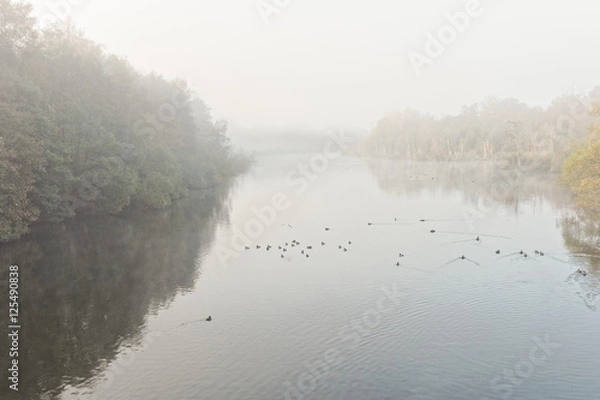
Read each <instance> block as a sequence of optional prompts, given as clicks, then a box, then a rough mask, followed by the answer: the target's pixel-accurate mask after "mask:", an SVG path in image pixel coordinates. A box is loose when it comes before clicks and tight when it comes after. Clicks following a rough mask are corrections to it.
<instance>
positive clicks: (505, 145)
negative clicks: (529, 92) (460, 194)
mask: <svg viewBox="0 0 600 400" xmlns="http://www.w3.org/2000/svg"><path fill="white" fill-rule="evenodd" d="M598 99H600V87H598V88H596V89H594V90H592V91H591V92H590V93H589V94H588V95H587V96H583V97H582V96H574V95H573V96H571V95H565V96H562V97H559V98H557V99H555V100H554V101H553V103H552V104H551V105H550V106H549V107H548V108H546V109H544V108H542V107H529V106H527V105H526V104H523V103H521V102H519V101H518V100H515V99H503V100H498V99H491V100H487V101H484V102H481V103H478V104H474V105H471V106H465V107H463V109H462V111H461V112H460V113H459V114H458V115H454V116H445V117H441V118H435V117H433V116H431V115H428V114H423V113H420V112H417V111H413V110H405V111H398V112H393V113H390V114H388V115H386V116H384V117H383V118H382V119H381V120H379V122H378V123H377V125H376V126H375V127H374V129H373V130H372V132H371V134H370V135H369V136H368V137H367V138H366V139H365V140H364V141H363V142H362V143H360V145H359V148H358V149H357V150H358V152H359V153H361V154H363V155H374V156H383V157H394V158H402V159H407V160H498V161H499V160H502V161H504V162H507V163H508V165H510V166H515V167H522V166H523V165H527V166H530V167H534V168H535V169H539V170H546V171H558V170H560V167H561V165H562V162H563V161H564V160H565V158H566V157H567V155H568V152H569V149H570V145H571V144H572V143H573V142H574V141H578V140H582V139H584V138H585V137H586V135H587V134H588V132H589V126H590V125H591V124H592V123H593V122H594V120H595V118H594V116H593V115H592V113H591V111H592V105H593V103H594V101H597V100H598Z"/></svg>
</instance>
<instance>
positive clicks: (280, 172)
mask: <svg viewBox="0 0 600 400" xmlns="http://www.w3.org/2000/svg"><path fill="white" fill-rule="evenodd" d="M315 157H317V158H315ZM324 160H325V159H324V158H323V157H319V156H316V155H311V154H303V155H293V156H290V155H285V156H283V155H271V156H261V157H259V158H258V159H257V163H256V165H255V166H254V167H253V168H252V169H251V170H250V171H249V172H248V173H247V174H245V175H244V176H241V177H239V178H238V179H237V180H236V181H235V182H233V183H232V185H231V186H230V187H223V188H217V189H214V190H211V191H205V192H195V193H192V195H191V196H190V198H188V199H186V200H183V201H180V202H178V203H177V204H176V206H175V207H173V208H172V209H169V210H166V211H162V212H160V213H153V214H149V215H138V216H135V217H133V216H128V217H123V218H113V217H94V218H85V219H77V220H75V221H70V222H68V223H66V224H62V225H59V226H44V227H38V228H36V229H35V230H34V231H33V232H32V234H31V235H30V236H29V237H27V238H25V239H23V240H21V241H19V242H16V243H12V244H9V245H4V246H2V247H0V262H1V263H2V264H3V265H11V264H18V265H19V268H20V273H21V274H20V308H21V325H22V331H21V340H20V347H21V352H20V354H21V355H20V360H19V363H20V367H21V371H20V389H21V390H20V391H21V394H22V395H23V397H21V398H31V399H38V398H41V399H107V400H109V399H110V400H120V399H122V400H132V399H161V400H162V399H210V400H237V399H239V400H242V399H243V400H250V399H256V400H268V399H331V400H342V399H345V400H365V399H403V400H411V399H415V400H416V399H423V400H425V399H443V400H454V399H456V400H458V399H460V400H463V399H477V400H484V399H488V400H491V399H556V400H558V399H564V400H567V399H568V400H575V399H582V400H583V399H586V400H588V399H593V398H598V396H599V393H600V379H599V378H600V373H599V371H600V346H599V344H598V336H597V333H598V332H600V312H599V310H598V309H599V308H600V247H599V246H600V245H599V244H600V228H599V225H600V224H599V222H598V221H595V220H593V219H590V218H588V217H586V215H585V214H582V213H580V212H577V210H575V208H574V206H573V204H572V200H571V198H570V196H569V194H568V193H566V191H565V190H564V189H562V188H561V187H560V186H559V185H558V184H557V183H556V182H555V180H554V178H553V177H548V176H543V177H539V176H527V177H523V176H520V175H519V174H517V173H514V172H505V171H504V170H502V169H501V168H500V167H499V166H496V165H490V164H481V163H452V164H447V163H427V162H402V161H392V160H367V159H359V158H350V157H340V158H336V159H327V160H326V162H323V161H324ZM311 162H312V164H311ZM299 164H303V165H305V166H307V167H306V169H307V170H305V171H304V172H306V177H304V176H303V175H302V171H303V169H302V167H300V168H299V167H298V166H299ZM246 241H247V242H246ZM286 243H287V244H286ZM297 243H299V244H297ZM246 245H247V246H248V247H249V249H246V248H245V246H246ZM257 246H260V248H257ZM268 246H269V247H268ZM309 246H310V248H309ZM279 247H281V249H280V248H279ZM267 248H268V250H267ZM284 248H285V250H286V251H284V250H283V249H284ZM521 252H522V253H521ZM497 253H498V254H497ZM463 257H464V258H463ZM577 269H583V270H585V271H587V275H585V276H584V275H583V274H581V273H578V272H577ZM3 286H4V287H5V288H6V286H7V285H6V281H4V283H3ZM2 307H3V308H2V310H0V311H1V312H2V314H3V315H6V314H7V313H8V311H7V309H6V302H2ZM208 316H211V318H212V321H206V318H207V317H208ZM3 325H4V324H3ZM3 329H5V328H3Z"/></svg>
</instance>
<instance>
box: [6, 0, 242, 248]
mask: <svg viewBox="0 0 600 400" xmlns="http://www.w3.org/2000/svg"><path fill="white" fill-rule="evenodd" d="M226 131H227V125H226V123H224V122H222V121H216V122H215V121H213V118H212V116H211V113H210V109H209V108H208V107H207V105H206V104H205V103H204V102H203V101H202V100H200V99H199V98H198V97H197V96H196V94H195V93H193V92H192V91H191V90H190V88H189V87H188V86H187V85H186V83H185V82H183V81H178V80H174V81H169V80H166V79H164V78H163V77H161V76H159V75H157V74H155V73H151V74H141V73H140V72H138V71H136V70H135V69H134V68H133V67H132V66H131V65H130V64H129V63H128V61H127V60H126V59H124V58H121V57H117V56H115V55H112V54H109V53H107V52H106V51H105V50H104V49H103V48H102V46H101V45H99V44H97V43H95V42H93V41H91V40H89V39H87V38H85V36H84V35H83V34H82V33H81V31H79V30H78V29H76V28H74V27H73V26H72V25H71V24H62V25H56V26H52V27H48V28H45V29H39V28H38V27H37V25H36V19H35V18H34V17H33V16H32V7H31V5H30V4H28V3H24V2H20V1H14V0H0V242H2V241H9V240H14V239H17V238H19V237H21V236H22V235H23V234H25V233H27V232H28V229H29V227H30V226H31V225H32V224H33V223H35V222H38V221H62V220H64V219H67V218H71V217H74V216H76V215H82V214H110V215H115V214H119V213H122V212H124V211H128V210H133V209H161V208H165V207H168V206H169V205H170V204H171V202H173V201H174V200H176V199H179V198H181V197H183V196H185V195H186V193H187V192H188V191H189V190H190V189H200V188H206V187H209V186H213V185H216V184H219V183H220V182H222V181H224V180H225V179H227V177H228V176H231V175H233V174H236V173H238V172H240V171H241V170H242V169H243V168H245V166H246V165H247V163H248V160H247V158H245V157H244V156H242V155H240V154H237V153H235V152H234V151H233V150H232V146H231V143H230V141H229V138H228V136H227V133H226Z"/></svg>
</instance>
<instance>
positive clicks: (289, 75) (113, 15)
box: [33, 0, 600, 128]
mask: <svg viewBox="0 0 600 400" xmlns="http://www.w3.org/2000/svg"><path fill="white" fill-rule="evenodd" d="M68 1H70V2H71V3H75V4H77V5H74V6H72V12H70V13H69V14H70V17H71V18H72V19H73V21H74V22H75V23H76V24H77V25H78V26H79V27H81V28H82V29H83V30H84V31H85V32H86V34H87V36H88V37H89V38H91V39H93V40H95V41H97V42H100V43H103V44H105V45H106V48H107V50H108V51H110V52H112V53H116V54H119V55H124V56H127V57H128V59H129V60H130V62H131V63H132V64H133V65H134V66H135V67H137V68H138V69H140V70H142V71H147V72H149V71H151V70H155V71H157V72H159V73H161V74H162V75H164V76H165V77H168V78H175V77H183V78H186V79H188V80H189V81H190V82H191V83H192V85H193V87H194V88H196V90H197V91H198V92H199V94H200V96H201V97H202V98H203V99H204V100H205V101H206V102H207V103H208V104H209V106H210V107H211V108H212V109H213V113H214V115H215V117H217V118H225V119H227V120H228V121H230V123H231V124H232V125H233V126H235V127H238V128H242V127H248V128H253V127H254V128H256V127H291V126H296V127H307V128H309V127H313V128H333V127H335V128H342V127H345V128H368V127H369V126H371V125H372V124H373V123H374V122H376V121H377V119H379V118H380V117H381V116H382V115H383V114H385V113H386V112H387V111H390V110H393V109H403V108H405V107H410V108H414V109H418V110H423V111H429V112H432V113H434V114H443V113H445V114H448V113H456V112H458V111H459V110H460V108H461V107H462V105H463V104H470V103H474V102H477V101H480V100H483V99H484V98H486V97H489V96H493V95H496V96H500V97H509V96H510V97H517V98H519V99H520V100H522V101H524V102H526V103H528V104H530V105H534V104H538V105H542V106H546V105H547V104H549V102H550V101H551V100H552V98H554V97H556V96H557V95H559V94H563V93H568V92H570V91H571V90H575V91H576V92H584V91H586V90H588V89H590V88H591V87H593V86H594V85H596V84H600V79H599V76H598V71H600V52H598V51H597V49H595V44H596V40H595V39H597V38H599V37H600V24H599V23H598V15H599V14H598V11H600V5H599V4H598V2H594V1H592V0H573V1H569V2H550V1H541V0H531V1H527V2H521V1H516V0H505V1H501V0H495V1H494V0H481V1H480V2H479V3H480V8H479V11H480V12H479V14H481V15H480V16H479V17H477V18H471V20H470V24H469V26H468V28H466V30H465V31H464V32H463V33H460V34H459V35H458V36H457V37H456V40H455V41H454V42H452V43H449V44H447V45H445V50H444V52H443V54H441V56H439V58H436V59H433V58H432V64H431V65H430V66H428V67H426V68H425V69H424V70H423V72H422V73H421V74H420V75H417V73H416V72H415V69H414V68H413V66H412V65H411V62H410V61H409V57H408V53H409V52H410V51H411V50H414V51H416V52H419V53H421V54H423V55H427V54H426V53H425V51H424V48H425V42H426V35H427V33H428V32H430V33H432V34H433V35H434V36H436V37H437V36H438V31H439V29H440V28H442V27H443V26H444V25H449V22H448V21H447V19H446V17H445V14H446V13H451V14H452V13H455V12H458V11H464V10H465V7H466V5H467V3H468V2H469V1H468V0H464V1H450V0H422V1H419V2H417V1H398V0H374V1H349V0H345V1H342V0H329V1H323V0H287V1H286V0H264V1H262V0H261V1H262V2H263V3H265V4H273V3H275V4H277V3H278V4H284V6H282V8H281V10H280V13H278V14H272V15H270V23H269V24H266V23H265V22H264V21H263V18H261V15H260V14H259V12H258V11H257V8H256V6H257V4H258V3H260V1H257V0H210V1H209V0H197V1H190V0H187V1H184V0H169V1H167V0H143V1H142V0H127V1H122V0H102V1H99V0H36V1H33V4H34V6H35V7H36V14H38V16H40V17H45V21H50V20H51V19H52V18H54V17H53V15H57V16H58V17H59V18H60V17H62V16H63V15H64V14H67V13H65V12H64V8H63V9H59V11H58V12H54V13H53V12H52V11H50V7H49V5H51V4H56V3H60V2H68ZM287 2H289V3H290V4H289V5H288V6H285V3H287ZM67 4H68V3H67ZM61 10H63V11H61ZM449 40H450V39H448V41H449Z"/></svg>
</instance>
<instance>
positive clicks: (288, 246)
mask: <svg viewBox="0 0 600 400" xmlns="http://www.w3.org/2000/svg"><path fill="white" fill-rule="evenodd" d="M426 221H428V220H425V219H421V220H419V222H426ZM397 223H398V219H397V218H394V222H393V223H385V222H379V223H374V222H368V223H367V225H368V226H374V225H389V224H397ZM287 225H288V226H289V227H290V228H292V226H291V225H289V224H287ZM330 230H331V228H325V231H330ZM429 232H430V233H432V234H433V233H438V231H436V230H435V229H431V230H430V231H429ZM439 233H455V234H466V233H465V232H446V231H440V232H439ZM482 236H490V237H498V238H504V239H510V238H508V237H505V236H498V235H483V234H482V235H478V236H477V237H475V238H472V239H467V240H461V241H459V242H471V241H474V242H476V243H481V242H482ZM325 245H326V243H325V241H322V240H321V241H320V247H323V246H325ZM350 245H352V241H348V242H347V244H346V243H344V244H338V246H337V247H338V250H340V251H343V252H347V251H348V247H347V246H350ZM276 246H277V251H279V252H280V258H282V259H283V258H286V253H288V252H291V251H292V249H295V250H298V249H300V255H301V256H303V257H306V258H310V254H311V250H313V245H302V243H300V242H299V241H298V240H296V239H293V240H291V241H290V242H284V243H282V244H279V245H276ZM262 248H263V246H261V245H256V249H257V250H260V249H262ZM245 249H246V250H250V249H251V248H250V246H245ZM264 249H265V250H266V251H271V250H272V249H273V250H275V246H272V245H270V244H268V245H266V246H265V247H264ZM495 254H496V255H500V254H502V251H501V250H500V249H497V250H495ZM533 254H534V255H535V256H534V257H531V256H530V255H529V254H528V253H527V252H525V251H523V250H520V251H516V252H513V253H509V254H506V255H503V256H501V257H499V258H498V259H501V258H506V257H513V256H517V257H522V258H524V259H527V258H531V259H535V258H538V257H550V258H553V259H555V260H557V261H560V262H563V263H567V264H569V263H568V262H567V261H564V260H561V259H559V258H556V257H554V256H552V255H550V254H548V253H545V252H543V251H540V250H537V249H536V250H534V252H533ZM404 257H405V254H404V253H398V258H404ZM288 260H289V259H288ZM459 260H461V261H468V262H470V263H473V264H475V265H477V266H481V265H480V264H479V263H478V262H477V261H475V260H472V259H470V258H468V257H467V256H465V255H464V254H463V255H461V256H459V257H457V258H455V259H453V260H450V261H448V262H447V263H446V264H444V265H443V266H442V267H445V266H447V265H449V264H452V263H454V262H456V261H459ZM395 264H396V266H397V267H401V266H402V264H401V263H400V261H396V263H395ZM576 272H577V273H578V274H581V275H583V276H586V275H587V274H588V273H587V271H585V270H582V269H577V271H576Z"/></svg>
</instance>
